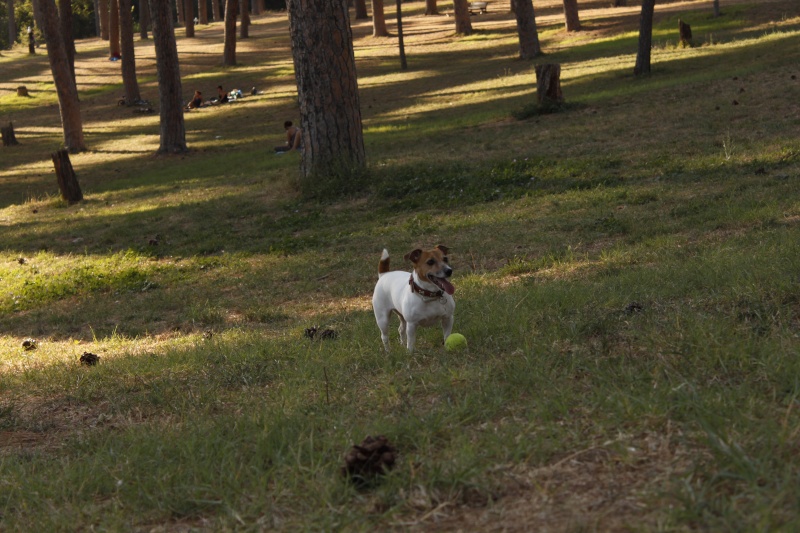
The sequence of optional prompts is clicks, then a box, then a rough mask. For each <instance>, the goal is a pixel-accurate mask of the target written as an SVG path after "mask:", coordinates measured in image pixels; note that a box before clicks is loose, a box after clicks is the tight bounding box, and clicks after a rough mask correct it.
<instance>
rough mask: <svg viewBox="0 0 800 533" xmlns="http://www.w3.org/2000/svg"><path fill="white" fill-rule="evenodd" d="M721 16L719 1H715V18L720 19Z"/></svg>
mask: <svg viewBox="0 0 800 533" xmlns="http://www.w3.org/2000/svg"><path fill="white" fill-rule="evenodd" d="M719 15H720V13H719V0H714V16H715V17H718V16H719Z"/></svg>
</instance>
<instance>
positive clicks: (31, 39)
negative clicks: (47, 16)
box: [28, 26, 36, 55]
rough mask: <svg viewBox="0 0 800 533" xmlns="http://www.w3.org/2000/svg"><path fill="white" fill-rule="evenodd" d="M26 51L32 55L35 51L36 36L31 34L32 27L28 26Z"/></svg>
mask: <svg viewBox="0 0 800 533" xmlns="http://www.w3.org/2000/svg"><path fill="white" fill-rule="evenodd" d="M28 53H29V54H31V55H33V54H35V53H36V37H35V36H34V35H33V28H31V27H30V26H28Z"/></svg>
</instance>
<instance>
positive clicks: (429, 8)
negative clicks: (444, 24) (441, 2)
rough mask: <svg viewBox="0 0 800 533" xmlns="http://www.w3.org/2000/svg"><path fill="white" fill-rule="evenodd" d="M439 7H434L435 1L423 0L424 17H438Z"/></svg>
mask: <svg viewBox="0 0 800 533" xmlns="http://www.w3.org/2000/svg"><path fill="white" fill-rule="evenodd" d="M438 14H439V7H438V6H437V5H436V0H425V15H438Z"/></svg>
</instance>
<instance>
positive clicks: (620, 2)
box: [614, 0, 628, 7]
mask: <svg viewBox="0 0 800 533" xmlns="http://www.w3.org/2000/svg"><path fill="white" fill-rule="evenodd" d="M627 5H628V0H614V7H625V6H627Z"/></svg>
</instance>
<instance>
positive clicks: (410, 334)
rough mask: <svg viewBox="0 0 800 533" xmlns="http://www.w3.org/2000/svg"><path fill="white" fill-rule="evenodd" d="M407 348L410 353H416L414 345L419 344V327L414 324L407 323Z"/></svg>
mask: <svg viewBox="0 0 800 533" xmlns="http://www.w3.org/2000/svg"><path fill="white" fill-rule="evenodd" d="M406 337H407V341H406V348H408V351H409V352H413V351H414V345H415V344H416V343H417V325H416V324H415V323H412V322H407V323H406Z"/></svg>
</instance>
